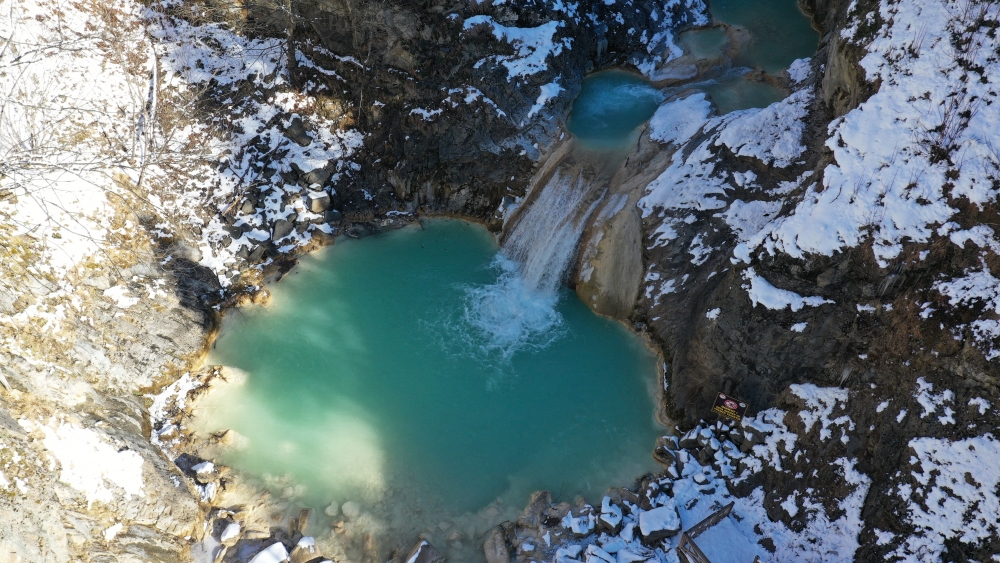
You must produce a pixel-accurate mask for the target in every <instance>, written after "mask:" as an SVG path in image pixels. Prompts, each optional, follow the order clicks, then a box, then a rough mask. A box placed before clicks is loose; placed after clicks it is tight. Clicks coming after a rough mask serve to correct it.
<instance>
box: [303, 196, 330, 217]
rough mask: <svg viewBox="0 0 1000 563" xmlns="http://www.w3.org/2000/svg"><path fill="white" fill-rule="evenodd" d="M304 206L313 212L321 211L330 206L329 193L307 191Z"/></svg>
mask: <svg viewBox="0 0 1000 563" xmlns="http://www.w3.org/2000/svg"><path fill="white" fill-rule="evenodd" d="M306 207H307V208H308V209H309V211H311V212H313V213H323V212H324V211H326V210H327V209H329V208H330V194H328V193H326V192H315V191H311V192H309V193H307V194H306Z"/></svg>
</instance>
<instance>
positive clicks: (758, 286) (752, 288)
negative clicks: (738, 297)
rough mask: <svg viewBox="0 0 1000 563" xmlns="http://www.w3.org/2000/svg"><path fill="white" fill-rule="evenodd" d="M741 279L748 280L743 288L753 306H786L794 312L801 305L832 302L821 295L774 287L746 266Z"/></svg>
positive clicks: (779, 308)
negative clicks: (810, 294) (816, 295)
mask: <svg viewBox="0 0 1000 563" xmlns="http://www.w3.org/2000/svg"><path fill="white" fill-rule="evenodd" d="M743 279H745V280H747V281H748V282H750V284H749V285H744V286H743V289H746V290H747V294H748V295H749V296H750V301H751V302H752V303H753V305H754V307H756V306H757V305H758V304H759V305H763V306H764V307H766V308H768V309H772V310H775V311H780V310H781V309H785V308H788V309H791V310H792V312H795V311H798V310H799V309H802V308H803V307H819V306H820V305H823V304H826V303H833V301H830V300H829V299H823V298H822V297H802V296H801V295H799V294H798V293H795V292H793V291H788V290H787V289H779V288H777V287H774V286H773V285H771V284H770V282H768V281H767V280H766V279H764V278H763V277H761V276H758V275H757V273H756V272H755V271H754V269H753V268H747V269H746V271H745V272H743Z"/></svg>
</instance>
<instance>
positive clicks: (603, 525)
mask: <svg viewBox="0 0 1000 563" xmlns="http://www.w3.org/2000/svg"><path fill="white" fill-rule="evenodd" d="M622 516H623V515H622V509H621V507H620V506H618V505H616V504H614V503H612V502H611V497H607V496H606V497H604V500H603V501H602V502H601V514H600V515H598V517H597V529H598V530H600V531H602V532H607V533H608V534H609V535H612V536H613V535H617V534H618V532H620V531H621V525H622Z"/></svg>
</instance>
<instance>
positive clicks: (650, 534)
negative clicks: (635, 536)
mask: <svg viewBox="0 0 1000 563" xmlns="http://www.w3.org/2000/svg"><path fill="white" fill-rule="evenodd" d="M680 531H681V518H680V515H678V514H677V507H675V506H674V503H673V499H671V500H670V502H668V503H667V504H666V505H664V506H660V507H657V508H654V509H652V510H643V511H642V512H640V513H639V534H641V536H642V541H643V542H644V543H646V544H647V545H652V544H655V543H657V542H659V541H662V540H664V539H666V538H670V537H673V536H676V535H677V534H678V533H680Z"/></svg>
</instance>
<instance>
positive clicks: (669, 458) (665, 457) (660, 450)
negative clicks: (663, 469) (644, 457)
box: [653, 446, 677, 467]
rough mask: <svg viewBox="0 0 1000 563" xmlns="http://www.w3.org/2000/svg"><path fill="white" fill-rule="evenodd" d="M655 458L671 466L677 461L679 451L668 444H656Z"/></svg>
mask: <svg viewBox="0 0 1000 563" xmlns="http://www.w3.org/2000/svg"><path fill="white" fill-rule="evenodd" d="M653 459H655V460H656V461H658V462H660V463H662V464H663V465H666V466H668V467H669V466H671V465H673V464H674V463H675V462H676V461H677V453H676V452H674V451H673V450H670V449H668V448H667V447H666V446H656V449H654V450H653Z"/></svg>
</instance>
